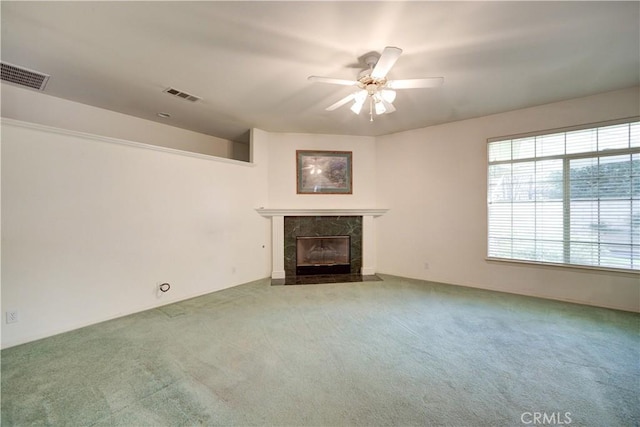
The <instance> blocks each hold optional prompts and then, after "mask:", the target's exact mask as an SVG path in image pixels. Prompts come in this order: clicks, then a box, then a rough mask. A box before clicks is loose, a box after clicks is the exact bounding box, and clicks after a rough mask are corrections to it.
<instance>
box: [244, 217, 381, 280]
mask: <svg viewBox="0 0 640 427" xmlns="http://www.w3.org/2000/svg"><path fill="white" fill-rule="evenodd" d="M388 210H389V209H265V208H259V209H256V211H257V212H258V213H259V214H260V215H262V216H265V217H270V218H271V266H272V269H271V278H272V279H284V278H285V272H284V217H285V216H361V217H362V270H361V274H362V275H364V276H370V275H373V274H376V238H375V237H376V235H375V228H374V226H375V223H374V221H373V218H374V217H378V216H381V215H384V214H385V213H387V211H388Z"/></svg>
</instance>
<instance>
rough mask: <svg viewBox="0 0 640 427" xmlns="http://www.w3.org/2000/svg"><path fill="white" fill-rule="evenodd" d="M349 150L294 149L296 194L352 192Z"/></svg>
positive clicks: (350, 154)
mask: <svg viewBox="0 0 640 427" xmlns="http://www.w3.org/2000/svg"><path fill="white" fill-rule="evenodd" d="M351 156H352V152H351V151H303V150H298V151H296V157H297V159H296V160H297V161H296V172H297V173H296V175H297V180H298V184H297V190H298V194H352V191H353V188H352V182H351V180H352V176H353V174H352V170H351Z"/></svg>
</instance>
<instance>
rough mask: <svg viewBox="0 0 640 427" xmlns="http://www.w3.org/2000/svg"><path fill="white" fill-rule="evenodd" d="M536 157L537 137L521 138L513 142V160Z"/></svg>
mask: <svg viewBox="0 0 640 427" xmlns="http://www.w3.org/2000/svg"><path fill="white" fill-rule="evenodd" d="M535 155H536V139H535V137H529V138H520V139H514V140H513V158H514V159H528V158H533V157H535Z"/></svg>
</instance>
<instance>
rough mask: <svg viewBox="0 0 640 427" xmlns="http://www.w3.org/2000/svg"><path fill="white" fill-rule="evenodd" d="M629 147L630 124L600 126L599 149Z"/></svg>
mask: <svg viewBox="0 0 640 427" xmlns="http://www.w3.org/2000/svg"><path fill="white" fill-rule="evenodd" d="M628 147H629V124H628V123H624V124H621V125H613V126H606V127H603V128H598V151H603V150H613V149H616V148H628Z"/></svg>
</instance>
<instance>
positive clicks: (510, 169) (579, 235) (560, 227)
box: [487, 119, 640, 270]
mask: <svg viewBox="0 0 640 427" xmlns="http://www.w3.org/2000/svg"><path fill="white" fill-rule="evenodd" d="M488 159H489V162H488V187H487V188H488V225H489V227H488V255H489V258H492V259H508V260H522V261H533V262H542V263H557V264H567V265H578V266H591V267H601V268H617V269H626V270H640V121H638V119H634V120H633V121H629V120H627V121H625V122H623V123H615V124H610V123H609V124H607V125H601V126H593V127H590V128H586V129H585V128H581V129H571V130H565V131H563V132H554V133H550V134H544V135H533V136H531V135H529V136H520V137H517V138H511V139H504V138H500V139H496V140H489V143H488Z"/></svg>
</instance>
